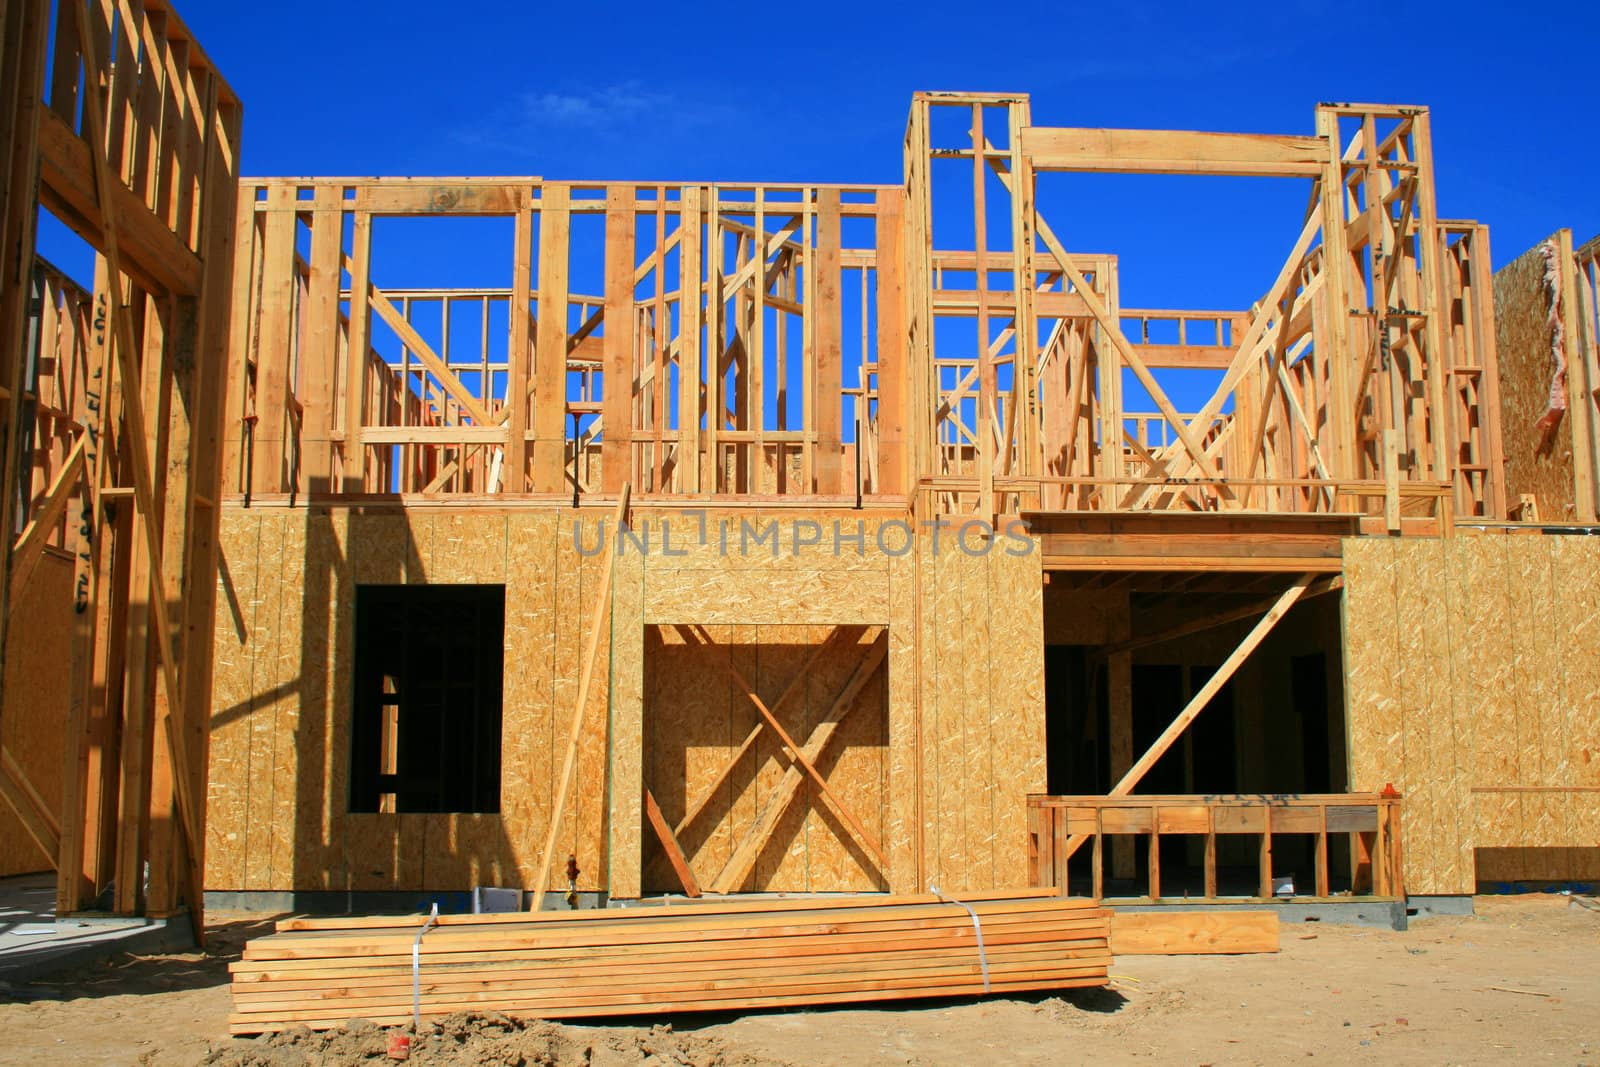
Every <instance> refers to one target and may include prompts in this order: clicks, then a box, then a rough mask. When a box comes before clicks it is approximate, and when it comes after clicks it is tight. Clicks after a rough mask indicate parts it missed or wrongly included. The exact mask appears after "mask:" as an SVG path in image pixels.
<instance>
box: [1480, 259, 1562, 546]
mask: <svg viewBox="0 0 1600 1067" xmlns="http://www.w3.org/2000/svg"><path fill="white" fill-rule="evenodd" d="M1541 246H1542V242H1541V244H1540V245H1536V246H1534V247H1533V248H1531V249H1529V250H1528V251H1527V252H1524V253H1523V254H1522V255H1520V256H1518V257H1517V258H1516V259H1514V260H1512V261H1511V262H1510V263H1508V264H1506V265H1505V266H1504V267H1501V268H1500V269H1499V270H1498V271H1496V272H1495V275H1494V332H1495V352H1496V359H1497V360H1498V364H1499V372H1500V373H1499V379H1500V413H1501V426H1502V427H1503V430H1502V433H1503V436H1504V440H1505V456H1506V471H1505V476H1506V498H1507V499H1508V500H1509V501H1511V502H1512V504H1515V503H1516V502H1517V499H1518V497H1519V496H1520V495H1522V494H1525V493H1531V494H1532V495H1533V496H1535V497H1536V498H1537V499H1538V502H1539V517H1540V518H1541V519H1544V520H1546V521H1550V520H1554V521H1557V522H1561V521H1570V520H1572V519H1573V518H1574V517H1575V516H1574V513H1573V507H1574V485H1573V465H1572V423H1571V414H1570V412H1569V413H1568V414H1567V415H1565V416H1563V418H1562V419H1561V422H1560V423H1559V424H1558V425H1557V427H1556V429H1555V433H1554V436H1553V437H1552V438H1551V439H1550V441H1549V443H1548V447H1545V440H1546V439H1545V434H1544V432H1543V431H1541V430H1540V429H1539V427H1538V426H1537V425H1536V424H1537V422H1538V421H1539V419H1540V417H1541V416H1543V415H1544V413H1545V411H1546V410H1547V409H1548V407H1549V404H1550V380H1551V377H1552V376H1553V375H1554V373H1555V362H1554V359H1553V357H1552V355H1551V344H1552V341H1553V335H1552V330H1551V327H1550V322H1549V315H1550V295H1549V289H1548V288H1547V287H1546V285H1545V280H1544V275H1545V259H1544V255H1543V253H1542V252H1541V251H1540V248H1541ZM1562 269H1563V270H1565V271H1571V270H1572V269H1573V266H1572V264H1571V263H1570V262H1565V263H1563V265H1562ZM1571 343H1572V341H1571V339H1569V344H1571ZM1575 355H1576V350H1575V349H1573V350H1569V352H1568V354H1567V358H1568V359H1569V360H1570V359H1572V358H1573V357H1574V356H1575Z"/></svg>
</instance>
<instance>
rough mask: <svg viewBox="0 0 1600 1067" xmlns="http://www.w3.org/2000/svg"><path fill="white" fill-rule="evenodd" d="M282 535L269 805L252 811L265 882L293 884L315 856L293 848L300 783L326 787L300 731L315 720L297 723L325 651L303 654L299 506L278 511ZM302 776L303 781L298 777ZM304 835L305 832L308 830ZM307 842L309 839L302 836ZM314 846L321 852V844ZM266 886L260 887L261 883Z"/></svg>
mask: <svg viewBox="0 0 1600 1067" xmlns="http://www.w3.org/2000/svg"><path fill="white" fill-rule="evenodd" d="M279 519H280V521H279V524H278V525H279V530H280V531H281V540H280V541H279V542H278V549H277V554H278V556H279V560H280V565H279V568H278V595H279V604H278V627H277V631H278V632H277V652H276V654H275V659H276V663H275V665H274V677H275V679H276V681H275V683H274V685H273V691H274V693H275V694H276V699H275V700H274V701H273V705H274V708H273V714H274V724H273V751H272V774H271V778H272V808H271V811H270V813H265V814H266V818H265V819H262V818H261V817H260V816H259V815H258V816H257V820H258V822H260V823H261V824H263V825H264V828H265V829H266V830H267V832H268V834H269V836H270V840H271V849H272V859H271V864H272V867H271V871H272V873H271V874H270V875H269V881H268V885H283V884H290V885H293V884H296V882H297V878H296V874H297V872H298V871H299V870H301V869H303V867H301V866H299V865H301V864H304V863H306V862H307V861H314V859H315V857H314V856H304V855H303V854H301V853H300V852H299V851H298V849H297V847H296V846H297V844H298V841H297V837H298V834H297V829H298V823H299V819H298V818H297V816H298V815H299V814H300V803H299V802H300V796H301V791H302V788H304V789H306V790H307V791H309V790H310V789H311V788H313V784H314V787H315V789H316V790H317V791H318V792H319V793H320V792H323V791H324V790H325V788H326V776H325V774H324V770H325V767H324V765H323V763H322V761H321V760H320V759H319V758H317V754H316V750H315V747H314V746H313V745H310V744H307V738H306V736H305V731H306V730H307V729H318V730H320V728H321V724H320V723H312V722H307V723H305V724H304V726H302V722H301V711H302V707H303V705H304V703H305V701H306V698H307V696H308V695H309V693H310V691H311V690H313V689H314V690H316V691H317V692H318V693H319V694H320V693H323V692H326V690H327V685H326V682H325V681H323V679H325V678H326V677H327V674H326V667H325V662H326V661H325V657H324V656H323V655H321V654H317V653H312V654H311V655H310V656H308V655H307V653H308V649H307V648H306V643H305V621H306V614H305V598H306V525H305V523H306V520H305V513H304V512H303V511H284V512H282V513H281V515H280V516H279ZM314 660H323V662H324V668H323V673H321V674H320V675H317V676H311V675H308V674H307V668H308V667H310V666H311V662H310V661H314ZM302 779H304V780H305V781H304V782H302ZM308 838H309V835H308ZM307 844H308V845H311V844H312V842H311V841H309V840H308V841H307ZM316 851H319V852H320V849H317V850H316ZM263 888H265V887H263Z"/></svg>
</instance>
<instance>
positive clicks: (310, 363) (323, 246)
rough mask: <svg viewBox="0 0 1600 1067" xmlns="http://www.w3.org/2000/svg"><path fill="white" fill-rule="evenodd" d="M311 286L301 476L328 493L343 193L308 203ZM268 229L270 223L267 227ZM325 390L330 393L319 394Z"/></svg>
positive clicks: (305, 320)
mask: <svg viewBox="0 0 1600 1067" xmlns="http://www.w3.org/2000/svg"><path fill="white" fill-rule="evenodd" d="M312 205H313V206H312V212H311V263H310V281H309V283H308V286H307V290H306V301H305V306H304V307H303V308H302V309H301V316H300V317H301V327H300V329H301V336H302V338H303V339H302V341H301V343H300V352H299V358H300V367H299V378H300V381H301V382H304V383H307V384H308V385H311V386H313V387H312V388H308V389H305V390H303V391H302V393H301V395H300V404H301V410H302V414H301V425H300V447H299V456H300V474H301V477H302V478H303V479H304V482H303V484H304V487H305V488H306V489H307V490H308V491H310V492H331V491H333V490H334V489H335V488H336V487H335V486H334V485H333V427H334V423H335V414H334V403H335V401H336V394H335V392H334V390H333V389H332V388H331V386H332V384H333V381H334V368H335V362H336V360H337V355H338V341H339V338H338V333H339V319H340V309H339V290H340V288H341V283H342V281H343V278H344V275H343V273H342V267H343V264H342V261H341V254H342V249H343V247H344V211H343V210H342V208H343V206H344V205H343V199H342V190H340V189H338V188H327V187H324V188H320V189H318V190H317V193H316V199H315V200H313V201H312ZM269 225H270V223H269ZM324 385H327V386H329V388H323V386H324Z"/></svg>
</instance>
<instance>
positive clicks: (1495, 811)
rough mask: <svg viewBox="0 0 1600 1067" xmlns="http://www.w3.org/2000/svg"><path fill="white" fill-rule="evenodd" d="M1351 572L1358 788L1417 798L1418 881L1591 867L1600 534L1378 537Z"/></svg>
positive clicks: (1350, 549)
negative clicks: (1585, 850) (1587, 857)
mask: <svg viewBox="0 0 1600 1067" xmlns="http://www.w3.org/2000/svg"><path fill="white" fill-rule="evenodd" d="M1345 579H1346V587H1345V635H1346V636H1345V667H1346V674H1347V687H1348V688H1347V692H1348V700H1349V706H1348V711H1349V721H1350V766H1351V776H1352V781H1351V785H1352V788H1354V789H1357V790H1369V789H1377V788H1382V786H1383V784H1384V783H1386V782H1393V783H1394V784H1395V786H1396V788H1398V789H1400V790H1401V791H1402V792H1403V793H1405V796H1406V801H1405V808H1404V830H1405V857H1406V859H1405V863H1406V872H1405V873H1406V885H1407V889H1408V890H1409V891H1410V892H1413V893H1470V892H1472V890H1473V886H1474V882H1475V879H1478V878H1482V879H1486V880H1501V879H1529V880H1558V879H1565V878H1571V877H1577V875H1575V874H1573V873H1572V872H1573V871H1574V870H1576V869H1577V867H1575V866H1574V864H1577V863H1579V862H1580V861H1579V860H1578V859H1575V858H1574V857H1575V856H1581V855H1582V854H1581V853H1574V852H1573V851H1572V850H1573V849H1574V848H1580V847H1589V848H1593V847H1595V846H1596V844H1597V841H1600V839H1597V836H1596V829H1597V828H1596V826H1595V825H1594V823H1595V818H1596V816H1595V809H1596V807H1597V806H1600V805H1597V804H1596V801H1595V797H1596V795H1597V794H1595V793H1592V792H1581V791H1575V790H1580V789H1583V788H1586V787H1592V786H1593V785H1595V784H1596V782H1595V764H1596V759H1595V753H1596V741H1597V739H1596V736H1595V723H1596V721H1597V720H1600V682H1597V679H1596V668H1595V666H1594V662H1593V661H1594V655H1593V650H1594V648H1596V647H1600V646H1597V644H1596V642H1597V640H1600V542H1596V541H1595V540H1593V539H1590V538H1582V537H1539V536H1515V537H1510V536H1489V535H1486V536H1461V537H1456V538H1453V539H1451V540H1450V541H1449V542H1438V541H1429V540H1414V541H1413V540H1407V541H1399V540H1378V539H1363V540H1360V541H1352V542H1347V543H1346V546H1345ZM1474 849H1493V850H1496V851H1495V852H1494V853H1492V855H1491V856H1490V858H1489V860H1488V862H1489V863H1490V864H1491V866H1490V868H1489V870H1488V871H1485V870H1484V869H1481V868H1480V869H1478V870H1476V871H1475V870H1474V863H1473V857H1474ZM1477 857H1478V859H1479V860H1483V859H1484V857H1485V853H1483V852H1479V853H1477Z"/></svg>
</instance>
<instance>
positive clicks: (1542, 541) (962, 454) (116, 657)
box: [0, 0, 1600, 920]
mask: <svg viewBox="0 0 1600 1067" xmlns="http://www.w3.org/2000/svg"><path fill="white" fill-rule="evenodd" d="M4 18H5V25H4V30H5V53H4V58H3V65H0V71H3V75H4V78H5V79H6V84H5V87H4V99H5V101H6V102H7V108H6V110H5V113H4V114H3V115H0V150H3V152H0V157H3V161H4V165H5V167H6V172H5V173H6V175H7V178H8V180H7V181H6V182H5V183H4V188H5V190H6V192H5V194H4V199H3V217H0V227H3V230H0V236H3V239H4V249H5V261H4V269H5V278H4V287H3V289H0V371H3V378H0V386H3V392H0V419H3V431H4V448H5V471H6V483H5V484H6V491H5V493H4V495H3V498H0V521H3V523H4V526H5V529H6V531H7V534H8V542H7V543H8V544H9V546H10V547H9V551H8V552H7V553H5V554H4V556H3V560H4V562H3V564H0V597H3V598H5V605H6V609H5V613H4V619H5V632H4V641H5V673H4V683H3V684H4V704H3V710H0V742H3V756H4V762H3V765H0V792H3V795H4V797H5V799H6V801H7V802H8V805H7V807H6V810H5V811H4V812H0V862H3V863H4V864H5V867H6V868H7V869H9V870H11V871H16V870H36V869H40V868H42V867H44V866H46V865H48V866H51V867H53V868H54V869H55V870H56V871H57V872H58V908H59V911H60V913H62V914H71V913H76V912H83V911H89V910H95V909H104V910H110V911H113V912H116V913H119V914H146V915H151V916H165V915H172V914H174V913H176V912H177V911H178V910H179V909H180V908H187V909H188V910H189V912H190V913H191V914H192V915H193V916H194V917H195V918H196V919H197V920H198V919H199V917H200V914H201V908H202V905H203V902H204V898H205V895H206V894H226V895H227V899H228V900H229V901H230V902H234V903H239V902H246V903H247V902H249V900H250V899H251V898H250V895H251V894H261V895H262V896H260V897H259V898H258V899H260V900H262V901H272V902H282V901H284V900H290V901H292V902H293V903H295V904H296V905H297V906H310V907H326V908H330V909H337V910H345V909H346V908H348V907H351V906H354V907H355V908H356V909H357V910H361V909H362V908H363V907H366V908H374V909H375V908H380V907H382V906H384V905H385V902H386V901H387V902H390V903H393V902H397V901H405V900H414V899H423V898H425V897H426V896H428V895H434V896H437V895H438V894H439V893H441V892H449V891H466V890H468V889H470V888H471V887H474V886H500V887H511V888H516V889H519V890H522V891H524V892H525V893H528V894H531V895H532V897H533V901H532V902H533V903H535V904H541V903H543V904H549V905H554V904H556V903H557V901H558V898H561V897H568V895H569V894H578V895H579V896H577V897H571V898H570V899H579V900H583V901H588V902H592V901H593V900H595V899H597V898H598V899H608V900H611V901H619V900H620V901H627V900H633V899H638V898H641V897H648V896H653V895H658V894H662V893H674V894H678V893H685V892H687V893H689V894H691V895H698V894H700V893H702V892H703V893H708V894H711V893H720V894H732V893H752V892H761V893H771V892H779V891H784V892H790V891H792V892H808V893H834V892H861V893H871V892H884V891H892V892H916V891H921V890H924V889H926V888H927V887H928V886H929V885H934V884H936V885H938V886H939V887H940V888H941V889H943V890H945V891H948V892H951V893H961V892H977V891H982V890H993V889H1004V888H1007V887H1022V886H1030V885H1031V886H1041V887H1055V888H1058V889H1059V890H1060V891H1061V892H1062V893H1063V894H1071V895H1083V896H1093V897H1105V898H1115V897H1127V898H1149V899H1153V900H1160V899H1165V898H1179V897H1187V898H1189V899H1195V898H1208V899H1221V898H1229V897H1234V898H1237V897H1249V898H1261V897H1273V896H1274V895H1275V894H1276V895H1280V896H1281V895H1283V893H1284V892H1285V891H1292V892H1293V893H1294V894H1295V896H1296V897H1297V898H1298V899H1307V898H1310V899H1323V900H1328V899H1344V898H1345V896H1346V895H1350V894H1354V895H1357V896H1370V897H1377V898H1382V899H1401V898H1404V897H1405V896H1407V895H1411V896H1413V897H1415V896H1459V895H1465V894H1471V893H1472V892H1473V891H1474V889H1475V886H1477V885H1478V884H1479V883H1481V882H1547V881H1568V880H1576V879H1594V878H1600V662H1597V660H1596V657H1595V656H1594V650H1595V649H1596V648H1600V539H1597V538H1594V537H1591V536H1583V535H1586V534H1591V533H1594V532H1600V518H1597V514H1596V506H1597V482H1596V479H1597V471H1600V418H1597V410H1596V396H1597V387H1600V361H1597V350H1596V335H1597V330H1596V325H1597V319H1596V304H1597V301H1596V279H1597V259H1600V249H1597V247H1596V246H1595V245H1594V244H1591V245H1589V246H1586V247H1584V248H1578V249H1575V248H1574V247H1573V243H1572V241H1571V238H1570V234H1567V233H1565V231H1563V232H1562V233H1560V234H1558V235H1557V236H1556V237H1555V238H1553V239H1552V241H1551V242H1549V243H1548V244H1547V245H1545V246H1542V247H1541V248H1539V249H1535V250H1534V251H1533V252H1530V253H1529V255H1528V256H1525V257H1523V259H1520V260H1517V261H1515V262H1514V263H1512V264H1511V265H1509V266H1508V267H1507V268H1506V269H1505V270H1503V271H1502V272H1501V273H1500V274H1499V275H1498V276H1495V275H1493V274H1492V273H1491V268H1490V253H1489V235H1488V232H1487V230H1486V228H1485V227H1483V226H1481V225H1479V224H1477V223H1474V222H1468V221H1451V220H1448V219H1445V218H1441V216H1440V214H1439V209H1438V205H1437V203H1436V200H1435V184H1434V163H1433V157H1432V149H1431V140H1430V132H1429V113H1428V111H1427V109H1426V108H1422V107H1409V106H1393V105H1369V104H1351V103H1325V104H1320V105H1317V106H1315V107H1314V108H1312V109H1310V110H1311V114H1310V115H1309V116H1308V118H1309V122H1308V124H1307V129H1306V130H1304V131H1301V132H1296V133H1292V134H1235V133H1206V132H1175V131H1149V130H1104V129H1077V128H1068V127H1062V126H1056V125H1051V124H1050V123H1053V122H1055V121H1058V120H1059V119H1061V118H1070V116H1054V115H1039V116H1036V115H1034V114H1033V112H1032V109H1031V107H1030V103H1029V99H1028V97H1027V96H1026V95H1022V94H993V93H918V94H916V95H915V96H914V97H913V98H912V101H911V113H910V118H909V121H908V122H907V124H906V127H905V136H904V147H905V169H904V177H903V181H901V182H899V183H894V184H884V185H815V184H767V185H742V184H715V183H674V184H668V183H660V182H650V183H639V182H626V181H619V182H597V183H587V182H573V181H565V180H558V179H544V178H534V177H521V178H420V179H419V178H406V179H398V178H359V179H358V178H307V177H283V178H250V177H242V178H241V177H240V176H239V174H238V172H237V159H238V151H239V138H240V122H241V108H240V103H239V101H238V100H237V99H235V97H234V96H233V94H232V92H231V91H230V90H229V88H228V86H227V84H226V82H225V81H224V80H223V78H222V76H221V75H220V74H219V73H218V72H217V71H216V70H214V69H213V68H212V66H211V65H210V63H209V61H208V60H207V59H206V58H205V56H204V53H203V52H202V50H201V47H200V45H199V44H198V43H197V42H195V41H194V40H192V38H191V37H190V35H189V34H188V32H187V31H186V29H185V28H184V27H183V24H182V23H181V21H180V20H179V18H178V16H177V15H176V14H175V13H173V12H172V11H171V10H170V9H168V8H167V6H166V4H165V3H164V0H144V3H143V4H142V5H141V4H131V5H129V4H120V3H119V4H116V5H111V4H106V5H99V4H94V5H88V6H87V7H86V6H85V5H82V4H61V5H60V6H59V7H58V8H56V9H55V10H54V11H52V5H51V4H49V3H47V2H45V0H22V2H14V3H10V4H8V5H6V6H5V7H4ZM47 75H48V77H47ZM1060 173H1138V174H1165V175H1190V176H1195V177H1196V178H1197V179H1199V178H1203V177H1205V176H1216V177H1218V178H1221V179H1226V178H1238V177H1249V178H1254V179H1260V180H1262V181H1263V182H1267V181H1271V182H1284V183H1294V184H1295V186H1297V187H1298V188H1299V189H1302V190H1304V191H1305V193H1306V194H1307V196H1306V200H1305V207H1304V210H1303V211H1301V212H1297V213H1294V214H1292V215H1289V216H1287V217H1282V218H1269V217H1263V216H1260V215H1257V216H1254V217H1251V218H1249V219H1248V220H1246V219H1241V220H1239V223H1240V225H1241V226H1243V225H1248V226H1251V227H1276V231H1275V232H1278V233H1281V238H1282V240H1281V245H1282V249H1283V253H1284V254H1283V258H1282V260H1281V264H1280V265H1279V266H1278V267H1277V269H1276V270H1275V271H1274V272H1272V273H1271V274H1270V275H1267V276H1263V277H1261V278H1260V279H1259V281H1258V284H1257V291H1258V292H1259V294H1260V295H1259V298H1258V299H1256V300H1255V301H1254V302H1253V303H1252V304H1251V305H1250V306H1248V307H1242V308H1222V309H1215V308H1213V309H1200V310H1195V309H1182V308H1154V307H1149V306H1146V305H1145V304H1144V303H1142V302H1141V298H1140V295H1139V294H1138V293H1136V292H1130V291H1124V290H1123V288H1122V287H1121V286H1120V285H1119V280H1118V278H1119V275H1118V259H1117V254H1116V253H1117V250H1116V249H1114V248H1111V249H1096V248H1084V247H1081V246H1080V245H1079V244H1078V243H1077V242H1075V240H1074V233H1073V217H1074V212H1075V211H1078V212H1081V211H1083V210H1085V205H1083V204H1081V203H1076V204H1075V203H1074V201H1072V200H1071V199H1070V198H1062V197H1059V196H1057V197H1055V198H1051V196H1050V195H1049V194H1051V193H1053V192H1059V188H1058V187H1057V186H1054V185H1052V184H1051V183H1052V182H1053V181H1054V180H1055V179H1053V178H1051V177H1049V176H1051V175H1056V174H1060ZM1200 207H1201V205H1200V204H1199V203H1198V202H1197V209H1199V208H1200ZM38 209H42V210H45V211H48V212H51V213H53V214H54V215H55V216H56V217H57V218H59V219H60V220H61V221H63V222H65V223H66V224H67V225H68V226H70V227H72V228H73V229H74V230H76V231H77V232H78V233H79V234H80V235H82V236H83V238H84V239H85V240H87V241H88V242H89V243H91V244H92V245H93V246H94V247H95V249H96V250H97V251H98V253H99V256H98V266H97V269H96V273H95V277H94V278H93V279H88V278H83V279H70V278H68V277H66V276H65V275H63V274H62V273H61V272H60V271H58V270H56V269H54V268H53V267H51V266H50V265H48V264H47V263H44V262H43V261H41V260H37V259H36V258H35V256H34V255H33V244H34V242H33V228H34V223H35V218H36V211H37V210H38ZM483 218H488V219H495V220H500V221H499V222H498V223H496V228H495V229H494V232H495V233H500V234H503V236H504V247H503V249H502V257H503V258H502V259H501V261H500V262H499V264H498V265H496V267H495V272H496V273H497V276H498V277H502V278H503V280H504V284H503V285H500V286H498V287H481V286H478V287H475V286H474V285H472V284H469V283H470V282H471V281H473V280H476V279H477V278H478V277H480V276H481V274H482V272H480V271H470V270H463V279H462V282H463V283H462V284H461V285H459V286H454V287H451V286H443V287H441V286H437V285H430V286H428V287H419V286H418V285H416V284H415V273H414V272H413V271H412V269H411V268H412V266H413V264H412V263H411V261H410V260H409V259H408V257H407V256H405V255H403V254H390V255H387V256H386V255H385V250H386V249H393V248H395V247H396V245H395V242H394V241H392V240H388V235H390V234H393V233H394V232H396V231H397V230H399V229H403V228H405V227H407V226H418V225H431V226H435V227H438V228H440V229H441V230H442V231H443V232H445V233H448V232H449V231H450V227H451V226H453V225H456V224H459V223H461V222H462V220H467V219H483ZM418 219H422V220H427V221H426V223H418V222H417V221H416V220H418ZM1290 881H1292V890H1289V887H1288V885H1287V884H1286V883H1288V882H1290ZM547 892H548V893H549V894H550V898H549V900H548V901H546V900H545V894H546V893H547ZM214 899H216V898H215V897H214ZM353 901H354V902H355V903H354V904H353V905H352V902H353Z"/></svg>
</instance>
